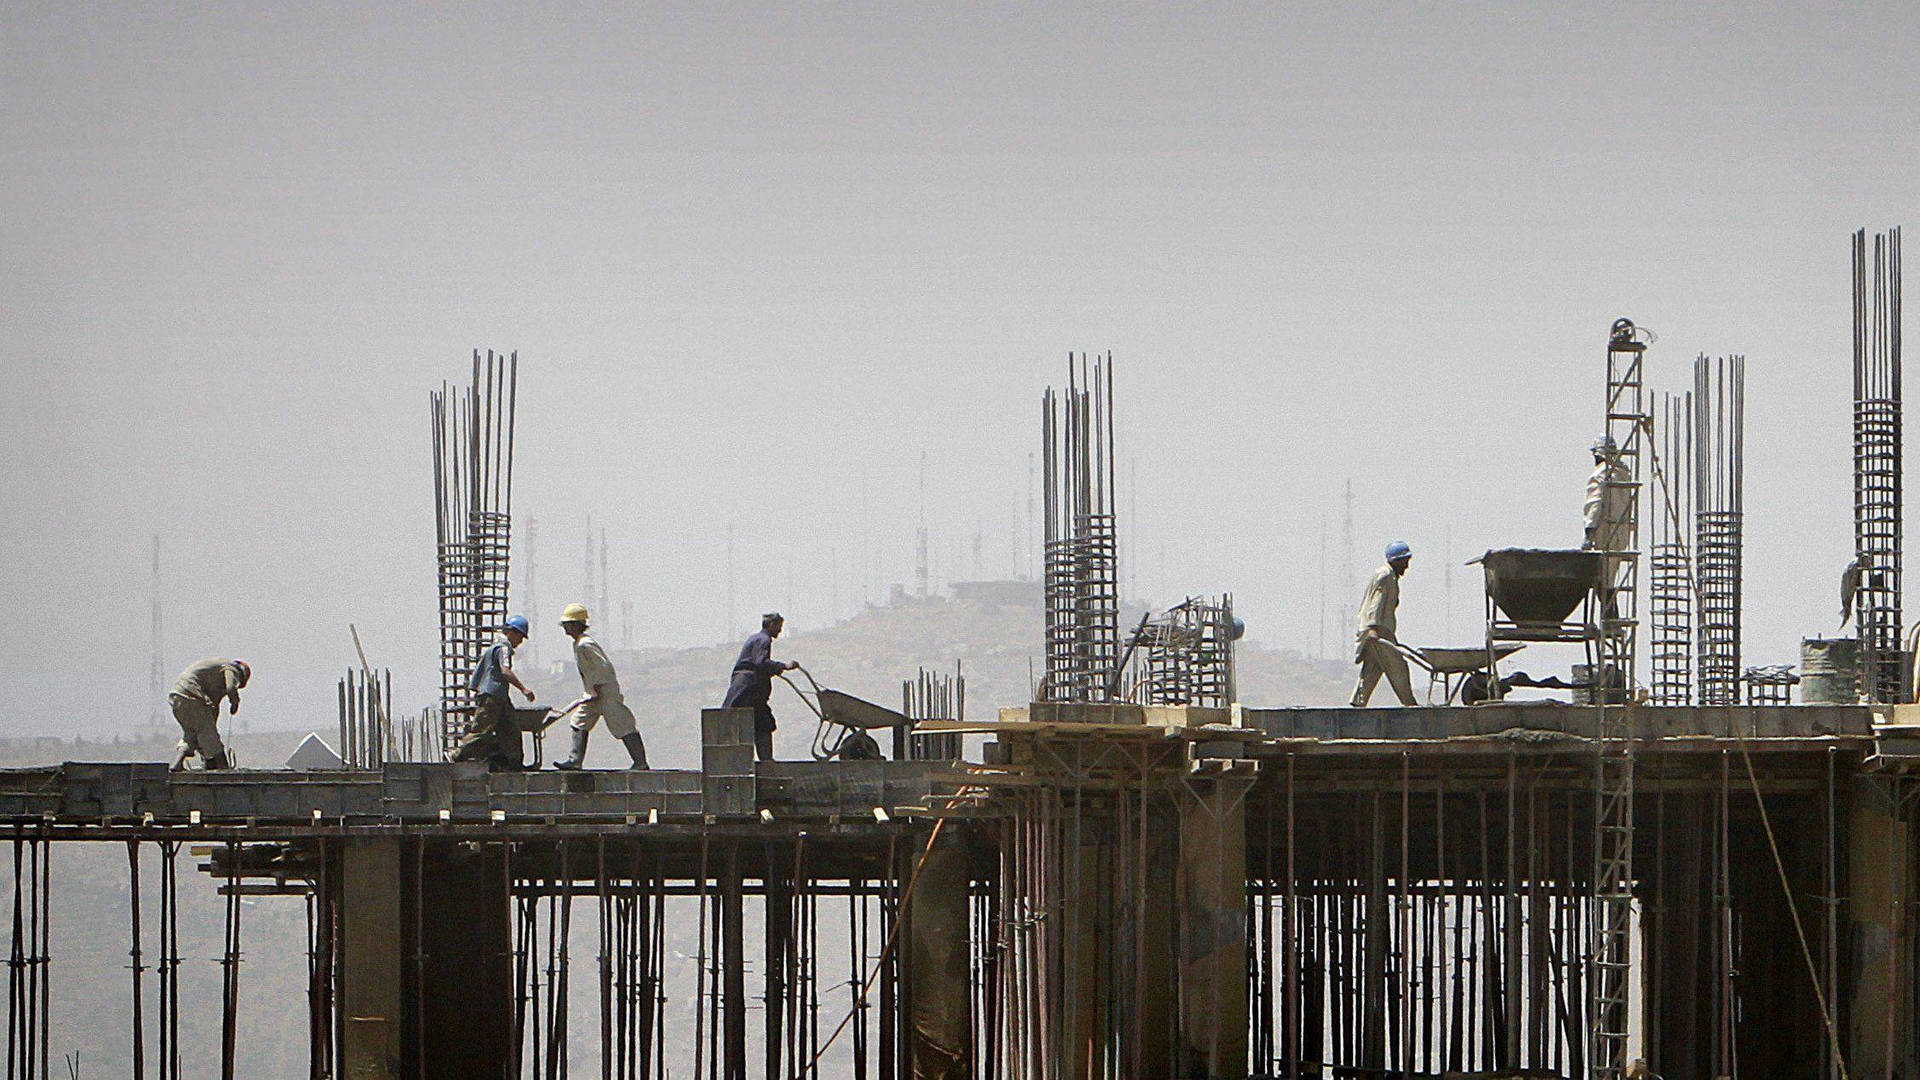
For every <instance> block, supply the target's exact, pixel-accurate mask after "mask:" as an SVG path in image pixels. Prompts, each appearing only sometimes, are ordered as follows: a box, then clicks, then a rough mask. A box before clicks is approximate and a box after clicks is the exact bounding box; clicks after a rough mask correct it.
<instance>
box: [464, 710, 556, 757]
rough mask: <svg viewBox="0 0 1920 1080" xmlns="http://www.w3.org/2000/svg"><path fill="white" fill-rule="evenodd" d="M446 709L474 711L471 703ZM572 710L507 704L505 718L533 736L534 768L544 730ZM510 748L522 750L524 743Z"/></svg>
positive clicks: (470, 714) (525, 733) (470, 713)
mask: <svg viewBox="0 0 1920 1080" xmlns="http://www.w3.org/2000/svg"><path fill="white" fill-rule="evenodd" d="M447 711H448V712H450V713H462V714H465V715H466V716H468V717H471V716H472V715H473V714H474V712H475V708H474V706H472V705H456V706H454V707H453V708H451V709H448V710H447ZM572 711H573V708H572V707H571V706H569V707H568V708H566V709H555V708H553V707H552V706H550V705H509V706H507V719H508V720H510V721H512V723H513V728H514V730H515V731H517V732H519V733H520V734H521V735H523V736H525V735H531V736H533V761H534V765H533V767H534V768H536V769H537V768H539V767H540V764H539V763H540V754H541V746H540V744H541V742H542V739H543V736H544V735H545V733H546V730H547V729H548V728H550V727H552V726H553V725H554V724H555V723H556V722H557V721H559V720H562V719H565V718H566V715H567V714H568V713H570V712H572ZM512 749H516V750H520V751H522V752H524V751H525V749H526V748H525V746H524V745H521V746H517V747H513V748H512ZM520 767H521V768H526V767H527V766H526V762H525V761H524V760H523V761H521V763H520Z"/></svg>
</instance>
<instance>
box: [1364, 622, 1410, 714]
mask: <svg viewBox="0 0 1920 1080" xmlns="http://www.w3.org/2000/svg"><path fill="white" fill-rule="evenodd" d="M1382 675H1385V676H1386V677H1387V685H1388V686H1391V687H1393V694H1394V696H1395V697H1397V698H1399V699H1400V704H1402V705H1405V706H1408V707H1412V706H1415V705H1418V704H1420V702H1419V701H1418V700H1417V699H1416V698H1415V697H1414V696H1413V683H1412V680H1411V679H1409V678H1408V676H1407V658H1406V657H1405V656H1403V655H1401V653H1400V650H1398V649H1396V648H1394V647H1393V645H1392V644H1391V643H1389V642H1387V641H1386V640H1384V639H1382V638H1374V639H1373V640H1371V641H1363V642H1361V643H1360V681H1359V683H1357V684H1355V686H1354V688H1353V700H1352V701H1351V702H1350V703H1349V704H1351V705H1352V706H1353V707H1354V708H1356V709H1361V708H1365V707H1366V704H1367V699H1368V698H1371V697H1372V696H1373V688H1374V687H1376V686H1378V685H1380V676H1382Z"/></svg>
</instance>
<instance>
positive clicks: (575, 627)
mask: <svg viewBox="0 0 1920 1080" xmlns="http://www.w3.org/2000/svg"><path fill="white" fill-rule="evenodd" d="M560 629H562V630H564V631H566V632H567V636H568V637H570V638H572V639H573V662H574V666H575V667H577V668H579V669H580V685H581V687H582V688H583V689H584V690H585V691H586V692H585V693H584V694H582V695H581V696H580V700H578V701H576V702H574V703H573V704H571V705H569V706H567V708H568V710H569V711H572V710H578V711H577V712H576V713H575V715H574V718H573V748H572V750H571V751H569V752H568V754H567V759H566V760H565V761H556V762H554V763H553V767H554V768H556V769H578V768H580V767H581V766H582V765H583V764H585V763H586V760H587V737H588V736H589V735H592V734H593V725H595V724H597V723H599V722H600V721H601V720H602V719H604V720H606V722H607V730H608V731H610V732H612V733H613V737H614V738H616V739H619V740H620V742H621V743H622V744H623V745H624V746H626V748H627V756H628V757H630V758H632V759H633V767H634V768H636V769H644V768H647V767H648V766H647V744H646V743H645V742H642V741H641V739H640V733H639V732H638V731H636V730H634V722H633V710H632V709H629V708H627V701H626V699H625V698H624V697H621V696H620V677H619V676H618V675H616V674H614V671H613V661H611V660H608V659H607V652H606V650H605V649H602V648H601V647H600V643H599V642H597V641H595V640H593V638H591V637H589V636H588V635H587V606H586V605H585V604H568V605H567V606H566V608H565V609H564V610H563V611H561V612H560Z"/></svg>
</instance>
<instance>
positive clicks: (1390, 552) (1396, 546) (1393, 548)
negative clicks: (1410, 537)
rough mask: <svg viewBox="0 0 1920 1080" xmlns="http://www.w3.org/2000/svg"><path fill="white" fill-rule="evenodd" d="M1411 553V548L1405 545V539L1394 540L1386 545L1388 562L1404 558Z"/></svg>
mask: <svg viewBox="0 0 1920 1080" xmlns="http://www.w3.org/2000/svg"><path fill="white" fill-rule="evenodd" d="M1411 554H1413V549H1412V548H1411V547H1408V546H1407V542H1406V541H1405V540H1395V541H1394V542H1393V543H1391V544H1388V545H1387V561H1388V562H1392V561H1393V560H1395V559H1404V558H1406V557H1407V556H1409V555H1411Z"/></svg>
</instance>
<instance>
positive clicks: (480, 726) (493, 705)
mask: <svg viewBox="0 0 1920 1080" xmlns="http://www.w3.org/2000/svg"><path fill="white" fill-rule="evenodd" d="M453 760H455V761H485V762H486V763H487V767H488V768H490V769H494V770H496V771H498V770H503V769H520V768H524V767H525V764H526V763H525V762H524V761H522V760H521V757H520V728H519V727H518V726H517V725H516V724H514V722H513V711H512V710H511V709H509V708H507V703H506V701H505V699H503V698H497V697H493V696H492V695H482V696H481V697H480V698H478V699H477V700H475V702H474V709H473V725H472V726H471V727H469V728H467V734H466V737H465V738H463V739H461V740H460V745H459V746H458V747H456V748H455V749H454V751H453Z"/></svg>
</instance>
